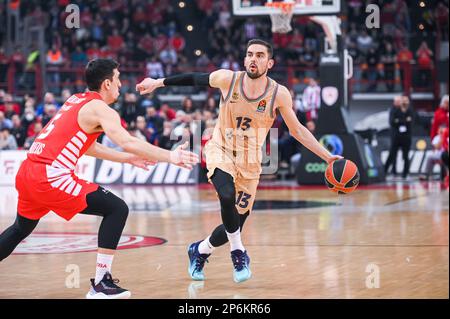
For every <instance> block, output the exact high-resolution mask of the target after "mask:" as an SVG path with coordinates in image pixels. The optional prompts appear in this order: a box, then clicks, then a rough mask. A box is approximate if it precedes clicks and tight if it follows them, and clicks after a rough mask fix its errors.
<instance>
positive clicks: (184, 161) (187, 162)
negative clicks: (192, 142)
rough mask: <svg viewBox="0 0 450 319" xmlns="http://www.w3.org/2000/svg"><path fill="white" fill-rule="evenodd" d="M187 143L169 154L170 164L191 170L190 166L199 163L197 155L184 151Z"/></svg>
mask: <svg viewBox="0 0 450 319" xmlns="http://www.w3.org/2000/svg"><path fill="white" fill-rule="evenodd" d="M188 145H189V143H188V142H186V143H184V144H183V145H180V146H178V147H177V148H176V149H175V150H173V151H171V152H170V162H171V163H172V164H175V165H178V166H180V167H184V168H187V169H192V166H193V165H195V164H197V163H198V162H199V158H198V155H197V154H194V153H192V152H189V151H186V149H187V148H188Z"/></svg>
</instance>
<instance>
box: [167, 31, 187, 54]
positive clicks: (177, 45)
mask: <svg viewBox="0 0 450 319" xmlns="http://www.w3.org/2000/svg"><path fill="white" fill-rule="evenodd" d="M170 43H171V44H172V46H173V48H174V49H175V50H176V51H177V52H180V51H182V50H183V49H184V47H185V46H186V41H185V40H184V38H183V37H182V36H181V35H180V34H179V33H175V35H174V36H173V37H172V38H170Z"/></svg>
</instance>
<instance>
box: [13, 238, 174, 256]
mask: <svg viewBox="0 0 450 319" xmlns="http://www.w3.org/2000/svg"><path fill="white" fill-rule="evenodd" d="M97 237H98V235H97V234H90V233H89V234H87V233H33V234H31V235H30V236H29V237H27V238H26V239H25V240H23V241H22V242H21V243H20V245H19V246H17V248H16V250H15V251H14V254H65V253H77V252H90V251H97V244H98V241H97ZM165 242H166V240H165V239H163V238H159V237H147V236H136V235H122V237H121V238H120V241H119V246H118V247H117V249H133V248H140V247H148V246H156V245H162V244H164V243H165Z"/></svg>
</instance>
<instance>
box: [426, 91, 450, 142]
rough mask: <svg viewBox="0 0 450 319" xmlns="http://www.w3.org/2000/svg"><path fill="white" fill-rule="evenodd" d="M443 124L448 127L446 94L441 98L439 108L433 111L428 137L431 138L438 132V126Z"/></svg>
mask: <svg viewBox="0 0 450 319" xmlns="http://www.w3.org/2000/svg"><path fill="white" fill-rule="evenodd" d="M442 124H445V125H447V127H448V95H444V96H443V97H442V99H441V103H440V105H439V108H438V109H437V110H436V111H435V112H434V117H433V123H432V124H431V132H430V138H431V139H433V138H434V137H435V136H436V134H437V133H438V130H439V127H440V126H441V125H442Z"/></svg>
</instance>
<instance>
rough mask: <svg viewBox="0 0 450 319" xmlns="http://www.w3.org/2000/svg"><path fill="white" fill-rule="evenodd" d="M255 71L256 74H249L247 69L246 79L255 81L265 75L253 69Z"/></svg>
mask: <svg viewBox="0 0 450 319" xmlns="http://www.w3.org/2000/svg"><path fill="white" fill-rule="evenodd" d="M255 69H256V72H250V67H248V68H247V70H246V72H247V75H248V77H249V78H250V79H252V80H256V79H257V78H260V77H261V76H263V75H264V74H265V73H266V72H265V71H264V72H261V73H259V72H258V67H255Z"/></svg>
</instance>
